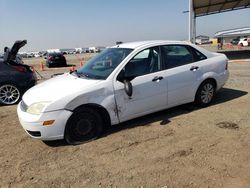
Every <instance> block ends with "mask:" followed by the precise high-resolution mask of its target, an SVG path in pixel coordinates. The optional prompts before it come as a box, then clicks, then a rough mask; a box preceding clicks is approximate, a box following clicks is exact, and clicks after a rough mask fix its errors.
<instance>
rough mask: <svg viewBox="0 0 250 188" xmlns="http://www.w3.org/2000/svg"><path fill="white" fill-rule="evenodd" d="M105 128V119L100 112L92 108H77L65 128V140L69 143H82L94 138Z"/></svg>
mask: <svg viewBox="0 0 250 188" xmlns="http://www.w3.org/2000/svg"><path fill="white" fill-rule="evenodd" d="M102 130H103V120H102V118H101V116H100V115H99V113H97V112H96V111H95V110H93V109H91V108H81V109H78V110H76V111H75V112H74V113H73V115H72V116H71V117H70V118H69V120H68V122H67V125H66V128H65V140H66V142H67V143H68V144H73V145H75V144H80V143H85V142H88V141H91V140H94V139H96V138H98V136H100V134H101V132H102Z"/></svg>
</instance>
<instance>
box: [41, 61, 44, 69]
mask: <svg viewBox="0 0 250 188" xmlns="http://www.w3.org/2000/svg"><path fill="white" fill-rule="evenodd" d="M40 71H44V65H43V62H42V61H41V62H40Z"/></svg>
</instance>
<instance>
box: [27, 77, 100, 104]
mask: <svg viewBox="0 0 250 188" xmlns="http://www.w3.org/2000/svg"><path fill="white" fill-rule="evenodd" d="M99 82H101V80H92V79H84V78H78V77H77V76H73V75H71V74H70V73H65V74H63V75H60V76H56V77H55V78H52V79H49V80H47V81H45V82H43V83H40V84H38V85H36V86H34V87H32V88H31V89H29V90H28V91H27V92H26V93H25V94H24V95H23V101H24V102H25V104H26V105H28V106H29V105H31V104H33V103H37V102H51V103H52V102H54V101H57V100H59V99H63V98H65V97H68V96H71V95H72V94H74V95H75V94H77V93H79V92H80V93H83V92H84V91H86V90H88V89H90V88H92V87H93V86H95V85H96V84H97V83H99Z"/></svg>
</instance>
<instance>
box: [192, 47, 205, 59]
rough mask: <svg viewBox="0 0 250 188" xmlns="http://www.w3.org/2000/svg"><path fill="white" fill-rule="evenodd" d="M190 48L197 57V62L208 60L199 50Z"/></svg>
mask: <svg viewBox="0 0 250 188" xmlns="http://www.w3.org/2000/svg"><path fill="white" fill-rule="evenodd" d="M190 48H191V50H192V51H193V54H194V56H195V61H201V60H204V59H207V57H206V56H205V55H204V54H202V53H201V52H199V51H198V50H196V49H194V48H193V47H190Z"/></svg>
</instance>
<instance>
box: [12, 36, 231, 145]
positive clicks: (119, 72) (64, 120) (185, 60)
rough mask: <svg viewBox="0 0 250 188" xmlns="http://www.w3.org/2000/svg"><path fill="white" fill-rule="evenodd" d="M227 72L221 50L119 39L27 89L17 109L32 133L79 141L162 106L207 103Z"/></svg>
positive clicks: (37, 135)
mask: <svg viewBox="0 0 250 188" xmlns="http://www.w3.org/2000/svg"><path fill="white" fill-rule="evenodd" d="M228 76H229V72H228V59H227V57H226V56H225V55H224V54H219V53H212V52H209V51H207V50H205V49H203V48H200V47H198V46H196V45H193V44H191V43H188V42H181V41H143V42H132V43H123V44H118V45H116V46H113V47H111V48H107V49H105V50H104V51H102V52H101V53H100V54H98V55H96V56H95V57H93V58H92V59H91V60H89V61H88V62H87V63H86V64H85V65H84V66H83V67H81V68H80V69H78V70H76V71H72V72H70V73H65V74H63V75H60V76H56V77H54V78H52V79H50V80H48V81H45V82H43V83H41V84H38V85H37V86H35V87H33V88H31V89H29V90H28V91H27V92H26V93H25V94H24V96H23V99H22V101H21V102H20V103H19V105H18V108H17V112H18V117H19V120H20V123H21V125H22V126H23V128H24V130H25V131H26V132H27V133H28V134H29V135H30V136H31V137H33V138H37V139H41V140H57V139H65V140H66V141H67V142H68V143H70V144H78V143H82V142H86V141H89V140H92V139H95V138H97V137H98V136H100V134H101V133H102V131H103V130H104V129H105V128H106V127H107V126H109V125H115V124H118V123H120V122H124V121H127V120H130V119H133V118H136V117H140V116H143V115H146V114H149V113H153V112H156V111H160V110H163V109H166V108H171V107H173V106H177V105H181V104H185V103H189V102H195V103H197V104H198V105H200V106H204V107H205V106H208V105H209V104H211V102H212V100H213V98H214V96H215V93H216V91H218V90H219V89H220V88H221V87H222V86H223V85H224V84H225V83H226V81H227V79H228Z"/></svg>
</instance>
